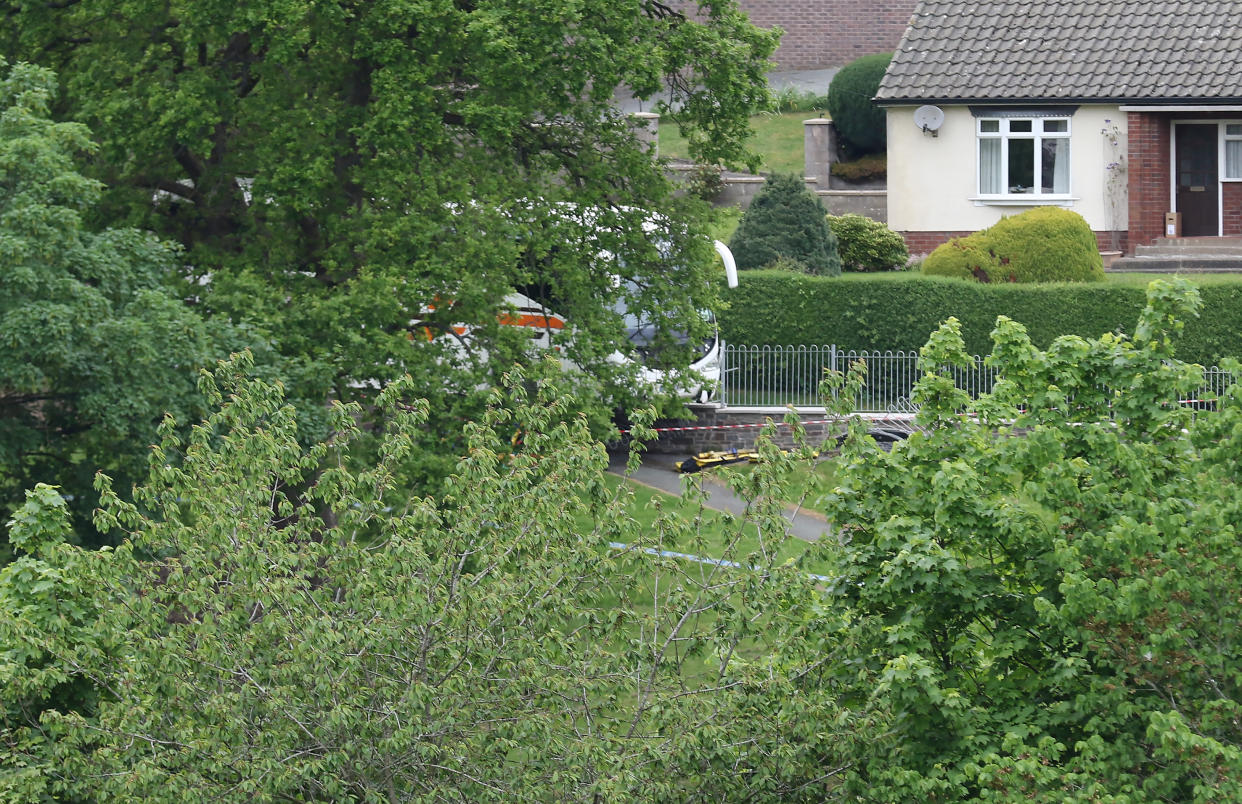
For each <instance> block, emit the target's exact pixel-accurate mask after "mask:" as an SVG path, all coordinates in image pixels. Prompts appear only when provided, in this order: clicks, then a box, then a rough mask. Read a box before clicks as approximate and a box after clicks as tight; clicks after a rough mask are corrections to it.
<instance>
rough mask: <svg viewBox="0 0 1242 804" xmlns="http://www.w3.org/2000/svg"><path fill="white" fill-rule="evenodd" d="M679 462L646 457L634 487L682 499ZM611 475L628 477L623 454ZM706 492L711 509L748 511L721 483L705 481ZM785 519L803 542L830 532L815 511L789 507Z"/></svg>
mask: <svg viewBox="0 0 1242 804" xmlns="http://www.w3.org/2000/svg"><path fill="white" fill-rule="evenodd" d="M676 460H677V459H676V458H675V457H673V456H670V455H646V456H644V457H643V463H642V465H641V466H639V467H638V471H636V472H634V474H632V475H630V476H629V479H630V480H631V481H633V482H635V483H641V484H642V485H644V486H648V487H650V488H653V489H657V490H659V491H663V492H666V493H668V494H672V495H674V496H677V497H680V496H681V491H682V482H683V478H684V477H685V475H682V474H681V473H680V472H678V471H677V470H676V469H675V468H674V467H673V464H674V463H675V462H676ZM608 471H610V472H612V473H613V474H616V475H620V476H622V477H624V476H625V453H624V452H617V453H612V454H611V463H610V465H609V467H608ZM703 490H704V491H705V492H706V493H707V498H706V500H705V501H704V502H705V504H706V505H707V507H708V508H711V509H713V510H716V511H727V512H728V513H731V514H733V515H735V516H741V515H742V514H743V513H744V512H745V510H746V501H745V500H743V499H742V498H740V497H738V496H737V495H736V494H734V493H733V490H732V489H730V488H729V487H728V486H726V485H724V484H723V483H721V482H719V481H716V480H713V479H711V478H705V480H704V483H703ZM785 519H786V520H787V521H788V523H789V524H788V525H787V526H786V531H785V532H786V533H788V534H789V535H791V536H794V537H796V538H799V539H802V540H803V541H807V542H813V541H816V540H817V539H819V537H820V536H822V535H823V534H824V533H826V532H827V531H828V523H827V522H826V521H825V520H824V518H823V517H822V516H821V515H820V514H819V513H818V512H816V511H808V510H806V509H799V508H795V507H793V506H789V507H788V508H786V509H785Z"/></svg>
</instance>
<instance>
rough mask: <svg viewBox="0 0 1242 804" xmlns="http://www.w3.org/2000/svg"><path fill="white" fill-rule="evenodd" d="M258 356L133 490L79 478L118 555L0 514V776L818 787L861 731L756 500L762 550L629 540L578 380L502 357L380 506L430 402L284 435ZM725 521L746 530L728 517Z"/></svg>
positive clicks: (299, 785) (218, 789)
mask: <svg viewBox="0 0 1242 804" xmlns="http://www.w3.org/2000/svg"><path fill="white" fill-rule="evenodd" d="M247 371H248V368H247V364H246V358H245V357H241V358H239V359H238V360H237V361H236V362H234V363H232V364H229V365H226V366H222V367H221V368H220V370H219V371H218V372H217V373H216V374H215V375H205V376H204V378H203V391H204V393H205V395H206V397H207V398H208V400H209V401H210V403H211V404H212V405H213V406H214V408H215V412H214V413H213V414H212V415H211V417H210V418H209V419H208V420H207V421H205V422H204V423H203V424H202V425H200V426H198V427H196V428H194V430H193V432H192V434H191V435H190V436H189V438H188V439H185V440H182V439H179V438H178V437H176V435H175V429H174V428H173V427H171V426H169V427H167V428H165V430H164V434H163V439H162V441H161V443H160V444H159V446H158V447H156V448H155V449H154V450H153V451H152V454H151V462H150V477H149V480H148V481H147V482H146V483H145V484H144V485H142V486H141V487H140V488H139V489H138V490H137V492H136V495H135V501H134V503H132V504H131V503H126V502H124V501H122V500H121V499H120V498H119V497H117V496H116V494H114V493H113V491H112V488H111V482H110V481H109V480H108V478H107V477H105V476H102V475H101V476H100V479H99V483H98V485H99V489H100V492H101V504H100V508H99V510H98V512H97V514H96V516H97V518H98V519H99V520H100V526H101V527H107V528H115V529H119V530H121V531H123V532H124V533H125V535H126V539H125V541H124V542H123V543H122V544H121V545H119V546H118V547H117V548H116V549H107V550H103V551H86V550H82V549H80V548H76V547H72V546H69V545H67V544H65V543H63V534H64V532H65V531H66V530H67V527H68V526H67V524H66V522H65V512H64V509H63V506H61V505H60V504H59V500H58V497H57V495H56V493H55V491H54V490H52V489H50V488H47V487H40V488H38V489H35V490H34V491H33V492H32V494H31V496H30V498H29V501H28V503H27V504H26V506H24V507H23V508H22V509H21V511H20V512H19V514H18V519H17V520H16V521H15V526H14V527H15V532H16V533H17V534H18V536H19V538H18V543H19V546H20V548H21V549H22V550H23V556H22V557H21V558H20V559H19V561H18V562H16V563H15V564H13V565H11V566H10V567H9V568H6V569H4V570H0V673H2V674H3V675H2V676H0V680H2V681H3V682H4V683H3V685H0V690H2V692H0V696H2V698H0V701H2V702H3V705H4V707H5V708H4V709H3V710H0V711H3V712H4V721H3V730H2V731H0V767H3V768H5V769H6V770H5V771H4V772H3V773H0V791H2V792H0V797H5V798H9V799H21V800H37V799H39V798H40V797H58V798H64V799H100V798H117V799H140V800H147V801H179V800H186V799H202V798H210V799H213V800H225V801H255V800H260V801H268V800H301V801H307V800H315V801H325V800H331V801H343V800H360V801H409V800H420V801H421V800H426V801H432V800H440V799H445V798H453V799H465V800H472V801H473V800H478V801H511V800H514V799H539V800H627V799H628V800H633V799H637V798H642V799H647V800H670V801H671V800H678V801H685V800H720V799H722V798H724V799H730V800H736V799H745V798H751V799H763V800H773V801H775V800H805V801H816V800H822V799H823V798H824V796H825V795H827V793H828V792H829V791H830V790H831V789H832V785H833V784H835V776H836V774H837V773H839V767H840V766H839V764H838V763H837V762H836V760H835V756H836V755H837V753H838V751H839V749H840V746H841V745H843V744H848V743H849V742H850V741H851V740H852V739H854V738H853V737H851V736H849V735H848V734H846V735H842V734H839V733H838V729H837V728H836V727H826V726H825V724H829V723H834V722H841V723H847V722H853V721H855V720H863V719H864V718H861V717H857V718H856V717H853V716H851V715H850V714H849V713H844V712H841V711H839V710H838V709H837V708H836V706H835V704H834V703H833V697H832V695H831V693H830V692H829V691H827V690H823V691H821V690H819V689H818V688H817V687H816V685H815V684H814V683H813V677H814V675H815V674H816V673H817V672H819V671H818V665H819V661H820V656H819V654H818V651H817V649H816V645H815V643H813V642H808V641H806V639H805V635H806V634H807V631H806V629H805V625H806V623H808V622H809V621H810V620H811V618H812V615H813V609H812V607H811V606H812V603H813V602H814V601H815V600H816V599H817V595H816V593H815V583H814V581H813V580H812V579H810V578H808V577H807V576H806V574H805V573H804V572H803V571H802V570H801V569H800V568H799V567H798V566H794V565H783V564H780V563H778V562H777V559H776V557H775V556H776V554H777V551H778V549H779V546H780V544H781V543H782V542H783V541H784V539H785V538H787V537H786V536H785V533H784V526H783V522H784V520H783V519H782V518H781V516H780V512H781V503H780V502H779V500H778V498H777V497H770V498H765V499H759V500H757V501H756V502H755V503H754V504H753V506H752V508H751V509H750V512H749V514H748V517H747V519H748V520H749V521H750V527H751V528H757V529H758V530H757V532H758V536H759V544H760V547H759V549H758V550H756V551H754V552H753V553H752V554H750V555H742V554H739V552H738V548H737V547H736V546H729V547H726V549H725V553H724V555H723V556H722V557H724V558H731V559H736V560H737V561H738V562H739V563H742V564H744V565H745V566H746V567H747V569H745V570H741V569H736V568H730V567H727V566H717V565H699V564H686V563H684V562H679V561H677V560H674V559H668V558H661V557H659V556H658V555H651V554H650V553H658V551H657V550H656V549H655V548H657V547H659V546H661V545H662V544H663V543H665V542H666V541H673V542H676V543H680V544H691V545H692V544H693V541H694V536H693V529H694V527H695V523H694V522H693V521H692V520H688V519H683V518H681V517H680V516H676V515H661V516H658V517H657V518H656V521H655V524H654V526H653V529H652V530H651V531H647V532H644V531H641V530H639V529H638V528H637V527H636V526H635V523H634V521H633V520H632V519H631V518H630V516H629V515H628V513H627V511H628V510H629V508H628V503H627V498H626V495H625V494H624V493H621V494H618V493H617V492H615V491H614V490H612V489H611V488H610V485H609V484H608V483H606V482H605V479H604V469H605V467H606V465H607V458H606V455H605V454H604V452H603V449H602V447H600V446H599V445H598V444H596V443H594V442H593V441H591V439H590V438H589V435H588V432H587V428H586V425H585V423H584V421H583V420H582V419H581V418H580V417H578V416H575V415H572V414H571V413H570V411H571V410H572V406H571V405H570V404H569V402H568V400H565V399H564V398H563V397H561V396H560V395H558V394H556V393H554V391H553V390H552V388H551V386H549V385H547V384H533V383H530V382H528V380H533V379H534V378H532V377H524V376H519V375H514V376H512V377H511V378H510V382H509V383H508V385H507V386H506V387H507V389H508V390H507V391H506V393H507V394H508V395H509V396H508V399H507V401H505V400H502V395H501V394H500V392H499V390H497V391H496V392H495V402H496V404H495V405H494V406H493V407H492V408H491V409H490V410H489V412H488V413H487V414H486V415H485V417H484V418H483V419H481V420H480V421H478V422H476V423H472V424H469V425H467V427H466V430H467V433H466V441H467V443H468V450H467V452H466V453H465V455H464V456H463V458H462V459H461V461H460V463H459V464H458V466H457V468H456V471H455V473H454V475H453V477H452V478H451V479H450V481H449V482H448V483H447V484H446V491H445V493H444V496H443V497H440V498H436V499H433V498H430V497H418V496H412V497H411V496H407V497H406V498H405V499H400V498H398V497H396V496H395V495H394V489H393V488H392V487H391V486H392V484H393V482H394V467H396V466H398V465H399V464H400V462H401V460H402V459H403V453H404V452H405V451H406V450H408V449H410V448H411V445H412V444H413V441H414V435H415V432H416V431H417V429H418V428H419V427H420V426H421V424H422V422H423V421H424V419H425V416H426V405H425V403H421V402H418V401H416V400H412V399H409V398H407V397H408V392H409V386H410V383H409V382H408V381H405V382H401V383H396V384H394V385H392V386H390V387H389V388H388V389H386V390H385V391H384V393H383V394H382V395H381V396H380V397H379V399H378V400H377V401H376V403H375V404H376V405H377V408H378V410H381V411H384V413H383V416H382V417H381V418H382V420H383V421H384V422H385V428H386V437H385V439H384V442H383V446H382V448H381V449H380V450H379V457H378V459H377V461H376V462H375V463H374V465H371V466H369V467H367V468H365V469H362V470H357V469H354V468H351V466H352V465H353V463H354V462H353V461H351V460H350V458H349V454H348V453H349V450H350V449H351V442H352V441H353V439H354V438H355V437H356V435H357V433H358V423H357V421H358V417H359V414H360V411H359V409H358V408H357V406H354V405H338V406H337V407H335V408H334V410H333V411H332V425H333V430H334V435H333V436H332V438H331V439H329V440H328V441H325V442H322V443H318V444H315V445H312V446H310V447H304V446H302V445H300V444H299V438H298V433H297V424H296V422H297V417H296V415H295V412H294V411H293V409H292V408H291V407H290V406H289V405H288V404H286V403H285V401H284V400H283V398H282V397H283V394H282V391H281V389H280V388H279V387H278V386H276V385H273V384H271V383H266V382H263V381H260V380H256V379H252V378H247V377H246V376H245V375H246V373H247ZM532 388H533V389H534V390H531V389H532ZM518 428H520V430H521V432H522V433H523V439H522V443H521V445H520V447H517V448H515V446H514V444H513V441H512V440H511V435H512V433H513V432H514V430H515V429H518ZM638 429H639V430H640V431H641V429H642V428H641V426H639V428H638ZM765 452H766V454H768V455H769V457H771V458H772V459H773V460H775V461H777V464H780V462H781V460H782V456H781V454H780V453H779V451H776V450H774V449H772V448H771V447H770V446H769V447H768V448H765ZM785 466H786V468H785V469H782V470H780V471H783V472H786V473H787V471H788V469H787V461H786V464H785ZM778 468H779V467H778ZM728 531H729V533H730V534H732V535H731V536H730V537H729V539H728V540H727V541H728V543H729V544H730V545H735V544H736V542H737V539H739V538H740V537H741V535H742V534H743V527H742V523H741V522H735V523H734V524H733V525H731V526H729V529H728ZM610 543H620V544H624V545H627V547H626V548H625V549H616V548H613V547H610ZM799 634H802V635H803V636H802V637H799V636H798V635H799ZM786 642H788V644H787V645H786V646H785V648H783V649H781V650H780V651H778V645H779V644H783V643H786ZM70 692H72V693H73V694H72V695H70V694H69V693H70ZM791 697H793V698H796V699H797V701H798V705H797V706H796V707H790V706H786V702H787V701H789V700H790V699H791Z"/></svg>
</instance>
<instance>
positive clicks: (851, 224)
mask: <svg viewBox="0 0 1242 804" xmlns="http://www.w3.org/2000/svg"><path fill="white" fill-rule="evenodd" d="M828 226H829V227H830V228H831V229H832V233H833V234H834V235H836V238H837V251H838V252H839V253H840V255H841V263H842V265H843V267H844V268H845V270H847V271H887V270H890V269H892V268H901V267H902V266H904V265H905V264H906V262H907V261H908V260H909V259H910V252H908V251H907V250H906V241H905V240H903V239H902V238H901V235H899V234H897V233H896V232H894V231H893V230H892V229H890V228H888V227H887V226H885V225H884V224H883V223H880V222H879V221H875V220H872V219H871V218H867V217H864V216H862V215H850V214H846V215H829V216H828Z"/></svg>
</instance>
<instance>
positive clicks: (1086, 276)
mask: <svg viewBox="0 0 1242 804" xmlns="http://www.w3.org/2000/svg"><path fill="white" fill-rule="evenodd" d="M923 273H925V274H929V275H932V276H954V277H962V278H966V277H972V276H973V277H974V278H975V279H978V280H979V281H981V282H1095V281H1098V280H1101V279H1103V278H1104V263H1103V261H1102V259H1101V258H1100V252H1099V248H1098V246H1097V244H1096V239H1095V234H1094V233H1093V232H1092V231H1091V227H1090V226H1089V225H1088V224H1087V222H1086V221H1085V220H1083V217H1082V216H1081V215H1079V214H1078V213H1076V212H1071V211H1070V210H1068V209H1061V208H1060V207H1038V208H1036V209H1031V210H1027V211H1026V212H1023V213H1022V214H1020V215H1014V216H1012V217H1008V218H1002V219H1001V220H1000V221H998V222H997V223H996V224H994V225H993V226H991V227H989V228H987V229H984V230H982V231H980V232H975V233H974V234H972V235H968V236H967V237H963V238H956V239H954V240H950V241H949V242H947V243H944V244H943V245H941V246H940V247H939V248H937V249H936V250H935V251H933V252H932V253H931V254H929V255H928V256H927V259H926V260H924V261H923Z"/></svg>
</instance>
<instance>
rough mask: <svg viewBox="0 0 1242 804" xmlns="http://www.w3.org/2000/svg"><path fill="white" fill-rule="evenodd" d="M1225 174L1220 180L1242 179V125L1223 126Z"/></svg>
mask: <svg viewBox="0 0 1242 804" xmlns="http://www.w3.org/2000/svg"><path fill="white" fill-rule="evenodd" d="M1224 129H1225V132H1224V138H1223V139H1224V141H1225V172H1224V173H1223V174H1222V176H1221V178H1224V179H1242V123H1225V124H1224Z"/></svg>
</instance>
